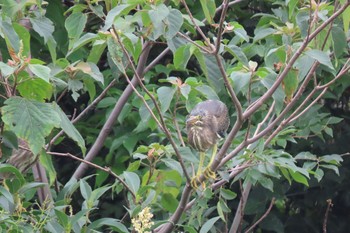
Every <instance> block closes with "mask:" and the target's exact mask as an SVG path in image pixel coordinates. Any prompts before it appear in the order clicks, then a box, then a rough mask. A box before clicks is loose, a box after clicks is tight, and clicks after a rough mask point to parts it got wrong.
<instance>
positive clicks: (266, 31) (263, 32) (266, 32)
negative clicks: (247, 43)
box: [253, 28, 277, 42]
mask: <svg viewBox="0 0 350 233" xmlns="http://www.w3.org/2000/svg"><path fill="white" fill-rule="evenodd" d="M276 31H277V30H275V29H273V28H258V29H256V30H255V32H254V34H255V36H254V39H253V41H254V42H256V41H259V40H261V39H264V38H265V37H267V36H270V35H273V34H274V33H275V32H276Z"/></svg>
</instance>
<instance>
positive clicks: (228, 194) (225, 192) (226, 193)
mask: <svg viewBox="0 0 350 233" xmlns="http://www.w3.org/2000/svg"><path fill="white" fill-rule="evenodd" d="M220 195H221V197H222V198H224V199H225V200H233V199H235V198H236V197H237V193H235V192H232V191H231V190H229V189H224V188H221V189H220Z"/></svg>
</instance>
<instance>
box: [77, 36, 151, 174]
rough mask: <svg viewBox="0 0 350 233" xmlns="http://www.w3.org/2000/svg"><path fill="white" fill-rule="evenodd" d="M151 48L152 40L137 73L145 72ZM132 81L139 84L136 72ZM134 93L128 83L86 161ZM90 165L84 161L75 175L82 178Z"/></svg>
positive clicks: (95, 150) (94, 155)
mask: <svg viewBox="0 0 350 233" xmlns="http://www.w3.org/2000/svg"><path fill="white" fill-rule="evenodd" d="M150 50H151V46H150V42H146V43H145V44H144V46H143V52H142V54H141V56H140V59H139V63H138V66H137V69H136V71H137V74H138V75H139V76H142V75H143V74H144V67H145V64H146V61H147V58H148V54H149V51H150ZM131 83H132V84H133V85H134V86H137V85H138V79H137V77H136V74H135V75H134V77H133V79H132V80H131ZM132 93H133V89H132V88H131V86H130V85H128V86H127V87H126V88H125V90H124V92H123V94H122V95H121V96H120V98H119V99H118V102H117V103H116V104H115V106H114V108H113V110H112V112H111V114H110V115H109V117H108V119H107V121H106V123H105V124H104V125H103V127H102V130H101V132H100V133H99V135H98V137H97V139H96V141H95V142H94V144H93V146H92V147H91V149H90V151H89V152H88V154H87V155H86V157H85V161H92V160H93V159H94V158H95V157H96V155H97V154H98V152H99V151H100V149H101V148H102V147H103V144H104V141H105V140H106V138H107V136H108V135H109V133H110V131H111V130H112V126H113V124H114V122H115V121H116V119H117V118H118V116H119V114H120V112H121V111H122V109H123V107H124V105H125V103H126V102H127V100H128V98H129V96H130V95H131V94H132ZM87 168H88V166H87V165H86V164H85V163H82V164H80V165H79V167H78V168H77V170H76V171H75V172H74V174H73V177H74V178H75V179H79V178H81V177H82V176H83V175H84V173H85V171H86V169H87Z"/></svg>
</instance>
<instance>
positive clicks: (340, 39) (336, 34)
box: [331, 11, 350, 58]
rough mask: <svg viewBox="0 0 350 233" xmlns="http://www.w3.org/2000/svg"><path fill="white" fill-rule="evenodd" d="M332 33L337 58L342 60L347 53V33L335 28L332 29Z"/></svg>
mask: <svg viewBox="0 0 350 233" xmlns="http://www.w3.org/2000/svg"><path fill="white" fill-rule="evenodd" d="M349 15H350V11H349ZM349 18H350V17H349ZM331 33H332V42H333V48H334V54H335V57H336V58H341V56H342V55H343V54H344V53H345V52H346V48H347V43H346V36H345V33H344V31H343V30H342V29H341V28H340V27H334V26H333V27H332V30H331Z"/></svg>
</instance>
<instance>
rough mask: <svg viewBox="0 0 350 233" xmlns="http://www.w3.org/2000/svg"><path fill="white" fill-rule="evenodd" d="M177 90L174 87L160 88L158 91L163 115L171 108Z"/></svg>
mask: <svg viewBox="0 0 350 233" xmlns="http://www.w3.org/2000/svg"><path fill="white" fill-rule="evenodd" d="M175 92H176V89H175V88H174V87H164V86H163V87H160V88H158V90H157V94H158V100H159V102H160V108H161V111H162V113H165V112H166V111H167V110H168V109H169V106H170V103H171V101H172V99H173V98H174V94H175Z"/></svg>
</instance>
